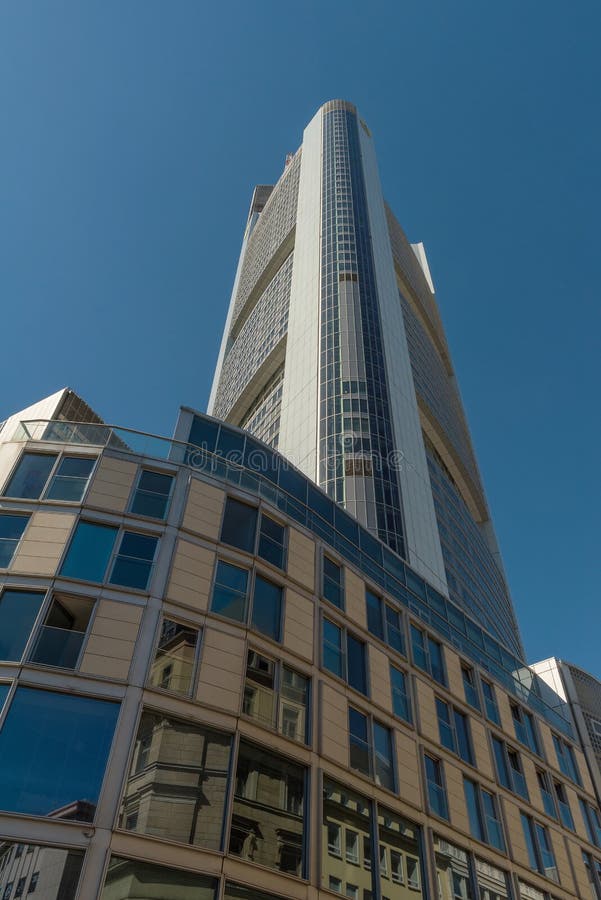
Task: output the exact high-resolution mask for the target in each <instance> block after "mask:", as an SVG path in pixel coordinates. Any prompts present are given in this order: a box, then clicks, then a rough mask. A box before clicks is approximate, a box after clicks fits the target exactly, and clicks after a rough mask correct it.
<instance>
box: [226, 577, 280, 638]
mask: <svg viewBox="0 0 601 900" xmlns="http://www.w3.org/2000/svg"><path fill="white" fill-rule="evenodd" d="M249 575H250V572H249V571H248V569H241V568H240V567H239V566H233V565H231V563H226V562H224V561H223V560H218V562H217V568H216V570H215V584H214V587H213V598H212V602H211V610H212V611H213V612H215V613H219V615H221V616H227V618H228V619H234V620H235V621H236V622H241V623H243V624H250V627H251V628H254V629H256V630H257V631H260V632H261V634H265V635H267V637H270V638H273V640H275V641H279V640H281V631H282V620H283V606H284V603H283V599H284V598H283V593H284V592H283V589H282V587H281V586H280V585H278V584H274V583H273V582H271V581H268V579H267V578H264V577H263V576H262V575H258V574H255V577H254V581H253V591H252V598H251V600H252V602H250V603H249V591H248V587H249V581H250V579H249ZM249 619H250V622H249Z"/></svg>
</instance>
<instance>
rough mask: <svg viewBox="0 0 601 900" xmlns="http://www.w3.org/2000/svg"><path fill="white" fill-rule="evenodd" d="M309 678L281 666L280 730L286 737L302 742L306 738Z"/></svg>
mask: <svg viewBox="0 0 601 900" xmlns="http://www.w3.org/2000/svg"><path fill="white" fill-rule="evenodd" d="M308 707H309V679H308V678H305V676H304V675H301V674H300V673H299V672H295V671H294V670H293V669H289V668H288V667H287V666H282V687H281V698H280V731H281V732H282V734H285V735H286V737H289V738H292V739H293V740H295V741H301V742H304V741H305V740H306V738H307V712H308Z"/></svg>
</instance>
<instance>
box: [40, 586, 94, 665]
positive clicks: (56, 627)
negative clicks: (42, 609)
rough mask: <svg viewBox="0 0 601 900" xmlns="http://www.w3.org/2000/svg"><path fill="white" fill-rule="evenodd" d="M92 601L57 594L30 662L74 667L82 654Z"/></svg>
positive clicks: (42, 626) (41, 628)
mask: <svg viewBox="0 0 601 900" xmlns="http://www.w3.org/2000/svg"><path fill="white" fill-rule="evenodd" d="M93 609H94V600H92V599H90V598H89V597H69V596H67V595H63V594H57V595H55V596H54V597H53V598H52V603H51V604H50V609H49V610H48V612H47V614H46V618H45V619H44V623H43V625H41V626H40V628H39V630H38V633H37V635H36V638H35V643H34V645H33V648H32V651H31V653H30V655H29V660H30V662H33V663H39V664H41V665H44V666H58V667H60V668H62V669H75V668H76V666H77V663H78V660H79V658H80V655H81V649H82V647H83V644H84V641H85V638H86V632H87V630H88V625H89V624H90V617H91V615H92V611H93Z"/></svg>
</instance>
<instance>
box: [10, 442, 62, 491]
mask: <svg viewBox="0 0 601 900" xmlns="http://www.w3.org/2000/svg"><path fill="white" fill-rule="evenodd" d="M56 460H57V454H56V453H24V454H23V456H22V457H21V461H20V462H19V465H18V466H17V468H16V470H15V473H14V474H13V477H12V478H11V479H10V482H9V484H8V487H7V488H6V490H5V491H4V496H5V497H22V498H24V499H26V500H37V499H38V497H39V496H40V494H41V493H42V491H43V490H44V485H45V484H46V482H47V481H48V476H49V475H50V472H51V471H52V466H53V465H54V463H55V462H56Z"/></svg>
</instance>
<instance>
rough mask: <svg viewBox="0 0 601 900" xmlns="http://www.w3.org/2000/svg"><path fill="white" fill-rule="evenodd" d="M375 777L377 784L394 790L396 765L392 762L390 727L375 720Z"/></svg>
mask: <svg viewBox="0 0 601 900" xmlns="http://www.w3.org/2000/svg"><path fill="white" fill-rule="evenodd" d="M374 748H375V757H376V758H375V778H376V784H381V785H382V787H385V788H388V790H389V791H394V767H393V763H392V737H391V734H390V729H388V728H385V726H384V725H380V724H379V722H374Z"/></svg>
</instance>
